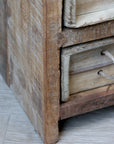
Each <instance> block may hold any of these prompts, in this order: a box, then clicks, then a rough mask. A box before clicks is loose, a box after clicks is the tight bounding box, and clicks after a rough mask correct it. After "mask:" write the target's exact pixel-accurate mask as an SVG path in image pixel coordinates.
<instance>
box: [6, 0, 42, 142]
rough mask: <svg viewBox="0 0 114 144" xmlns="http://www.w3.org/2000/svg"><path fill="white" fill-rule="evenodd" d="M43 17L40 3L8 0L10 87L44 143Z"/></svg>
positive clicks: (36, 1)
mask: <svg viewBox="0 0 114 144" xmlns="http://www.w3.org/2000/svg"><path fill="white" fill-rule="evenodd" d="M43 15H44V12H43V1H42V0H40V1H38V0H34V1H33V0H31V1H29V0H18V1H16V0H8V54H9V82H10V87H11V88H12V89H13V90H14V91H15V93H17V98H18V99H19V101H20V103H21V105H22V106H23V107H24V110H25V111H26V113H27V114H28V116H29V118H30V120H31V121H32V123H33V125H34V127H35V129H36V130H37V131H38V132H39V134H40V135H41V137H42V139H43V140H44V126H43V122H44V113H43V112H44V103H43V100H44V99H43V95H44V92H43V84H44V81H43V79H44V76H43V70H44V69H43V67H44V66H43V48H44V24H43V23H44V19H43V18H44V17H43Z"/></svg>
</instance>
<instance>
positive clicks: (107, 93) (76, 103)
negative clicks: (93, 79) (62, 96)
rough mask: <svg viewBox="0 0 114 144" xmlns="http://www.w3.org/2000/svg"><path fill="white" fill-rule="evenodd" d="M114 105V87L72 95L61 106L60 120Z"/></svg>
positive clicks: (109, 86)
mask: <svg viewBox="0 0 114 144" xmlns="http://www.w3.org/2000/svg"><path fill="white" fill-rule="evenodd" d="M111 105H114V85H108V86H105V87H101V88H97V89H94V90H90V91H86V92H82V93H78V94H74V95H71V97H70V99H69V101H68V102H66V103H63V104H61V109H60V119H61V120H62V119H66V118H69V117H72V116H76V115H80V114H83V113H87V112H90V111H93V110H97V109H101V108H103V107H108V106H111Z"/></svg>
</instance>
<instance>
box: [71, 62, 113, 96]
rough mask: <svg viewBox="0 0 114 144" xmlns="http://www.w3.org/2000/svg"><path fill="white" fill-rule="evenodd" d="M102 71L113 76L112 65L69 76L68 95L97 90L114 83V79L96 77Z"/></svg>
mask: <svg viewBox="0 0 114 144" xmlns="http://www.w3.org/2000/svg"><path fill="white" fill-rule="evenodd" d="M101 70H103V71H104V72H105V73H106V74H108V75H110V76H111V75H114V65H113V64H112V65H109V66H106V67H100V68H98V69H93V70H91V71H86V72H82V73H78V74H75V75H70V77H69V94H74V93H77V92H81V91H86V90H90V89H93V88H98V87H101V86H105V85H108V84H112V83H114V79H112V80H111V79H110V80H109V79H106V78H103V77H102V76H100V75H98V72H99V71H101Z"/></svg>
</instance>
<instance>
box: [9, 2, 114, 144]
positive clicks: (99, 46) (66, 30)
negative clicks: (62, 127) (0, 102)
mask: <svg viewBox="0 0 114 144" xmlns="http://www.w3.org/2000/svg"><path fill="white" fill-rule="evenodd" d="M102 3H103V4H102ZM113 20H114V0H109V2H108V1H106V0H100V1H98V0H94V1H93V0H87V1H85V2H84V1H83V0H64V1H62V0H7V45H8V65H9V68H8V83H9V85H10V87H11V88H12V89H13V90H14V91H15V92H16V93H17V95H18V99H19V101H20V103H21V105H22V106H23V108H24V109H25V111H26V113H27V114H28V116H29V118H30V120H31V121H32V123H33V125H34V127H35V129H36V130H37V131H38V132H39V134H40V135H41V137H42V139H43V140H44V143H45V144H53V143H55V142H57V141H58V135H59V129H58V123H59V121H60V120H63V119H65V118H69V117H72V116H75V115H79V114H83V113H86V112H90V111H93V110H96V109H100V108H103V107H107V106H110V105H114V65H113V63H114V57H113V56H114V38H113V36H114V21H113Z"/></svg>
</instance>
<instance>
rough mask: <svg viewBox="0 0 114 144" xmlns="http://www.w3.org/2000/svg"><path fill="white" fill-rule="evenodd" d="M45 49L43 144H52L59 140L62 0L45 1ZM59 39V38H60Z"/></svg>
mask: <svg viewBox="0 0 114 144" xmlns="http://www.w3.org/2000/svg"><path fill="white" fill-rule="evenodd" d="M45 10H46V11H45V14H46V39H45V40H46V41H45V42H46V47H45V50H44V52H45V55H44V81H45V83H44V84H45V86H44V92H45V94H44V110H45V111H44V116H45V118H44V133H45V136H44V137H45V139H44V142H45V144H53V143H55V142H57V141H58V139H59V129H58V121H59V110H60V46H59V44H58V35H59V33H61V28H62V26H61V17H62V0H49V1H46V0H45ZM60 38H61V37H60Z"/></svg>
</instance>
